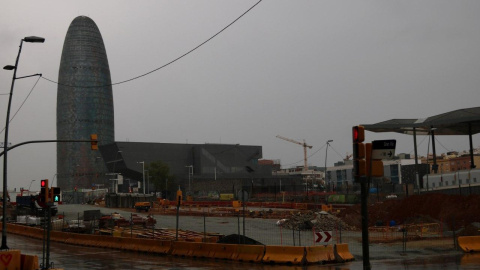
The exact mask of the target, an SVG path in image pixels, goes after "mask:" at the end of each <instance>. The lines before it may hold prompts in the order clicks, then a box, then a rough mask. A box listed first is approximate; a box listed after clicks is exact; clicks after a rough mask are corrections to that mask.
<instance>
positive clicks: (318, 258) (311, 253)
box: [305, 245, 335, 263]
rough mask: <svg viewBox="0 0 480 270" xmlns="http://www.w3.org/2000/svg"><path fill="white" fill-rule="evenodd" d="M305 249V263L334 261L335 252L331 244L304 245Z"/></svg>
mask: <svg viewBox="0 0 480 270" xmlns="http://www.w3.org/2000/svg"><path fill="white" fill-rule="evenodd" d="M306 251H307V254H306V255H305V260H306V262H307V263H327V262H334V261H335V253H334V251H333V246H332V245H327V246H314V247H306Z"/></svg>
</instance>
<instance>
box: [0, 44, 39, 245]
mask: <svg viewBox="0 0 480 270" xmlns="http://www.w3.org/2000/svg"><path fill="white" fill-rule="evenodd" d="M24 41H25V42H30V43H43V42H45V39H44V38H42V37H35V36H31V37H24V38H23V39H22V40H21V41H20V46H19V49H18V54H17V59H16V60H15V66H11V65H7V66H5V67H4V68H3V69H5V70H13V77H12V86H11V87H10V95H9V98H8V106H7V120H6V121H5V140H4V144H3V145H4V154H3V211H2V213H3V216H2V246H1V247H0V250H8V249H9V248H8V246H7V219H6V217H7V207H6V205H7V153H8V126H9V123H10V107H11V105H12V95H13V86H14V85H15V80H17V79H23V78H28V77H33V76H42V74H34V75H29V76H23V77H18V78H17V70H18V60H19V59H20V53H21V52H22V45H23V42H24Z"/></svg>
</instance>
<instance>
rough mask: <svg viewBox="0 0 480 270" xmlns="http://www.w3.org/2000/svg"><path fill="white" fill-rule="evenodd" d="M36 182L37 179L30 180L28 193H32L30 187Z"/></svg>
mask: <svg viewBox="0 0 480 270" xmlns="http://www.w3.org/2000/svg"><path fill="white" fill-rule="evenodd" d="M33 182H35V180H32V181H30V185H29V186H28V193H29V194H30V188H32V183H33Z"/></svg>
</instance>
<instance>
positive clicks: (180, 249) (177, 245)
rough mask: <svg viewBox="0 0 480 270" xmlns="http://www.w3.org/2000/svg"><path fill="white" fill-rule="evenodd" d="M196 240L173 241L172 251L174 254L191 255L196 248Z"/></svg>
mask: <svg viewBox="0 0 480 270" xmlns="http://www.w3.org/2000/svg"><path fill="white" fill-rule="evenodd" d="M195 244H198V243H195V242H179V241H175V242H172V252H171V254H172V255H174V256H182V257H190V256H192V255H193V251H194V249H195V247H196V246H195Z"/></svg>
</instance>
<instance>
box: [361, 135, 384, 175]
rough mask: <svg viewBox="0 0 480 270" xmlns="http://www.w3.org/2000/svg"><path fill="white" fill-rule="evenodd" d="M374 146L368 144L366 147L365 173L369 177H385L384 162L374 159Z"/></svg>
mask: <svg viewBox="0 0 480 270" xmlns="http://www.w3.org/2000/svg"><path fill="white" fill-rule="evenodd" d="M372 150H373V144H372V143H367V144H366V145H365V160H366V167H365V172H366V175H367V176H372V177H382V176H383V162H382V160H381V159H373V158H372Z"/></svg>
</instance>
